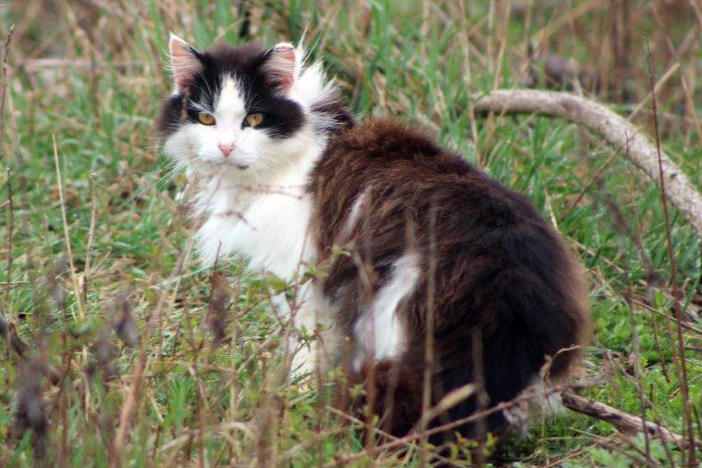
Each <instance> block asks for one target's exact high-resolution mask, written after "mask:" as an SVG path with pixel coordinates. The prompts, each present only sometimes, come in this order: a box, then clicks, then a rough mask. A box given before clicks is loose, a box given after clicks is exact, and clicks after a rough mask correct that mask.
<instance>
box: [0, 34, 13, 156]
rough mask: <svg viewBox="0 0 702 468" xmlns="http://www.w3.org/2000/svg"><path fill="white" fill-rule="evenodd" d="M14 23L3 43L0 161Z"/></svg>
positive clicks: (3, 150) (0, 97) (2, 148)
mask: <svg viewBox="0 0 702 468" xmlns="http://www.w3.org/2000/svg"><path fill="white" fill-rule="evenodd" d="M14 30H15V25H14V24H13V25H12V26H10V30H9V31H8V32H7V36H5V45H4V46H3V55H2V85H1V86H2V87H1V89H0V163H1V162H2V160H3V159H5V101H6V100H7V82H8V79H7V59H8V55H9V52H10V42H11V41H12V33H13V32H14Z"/></svg>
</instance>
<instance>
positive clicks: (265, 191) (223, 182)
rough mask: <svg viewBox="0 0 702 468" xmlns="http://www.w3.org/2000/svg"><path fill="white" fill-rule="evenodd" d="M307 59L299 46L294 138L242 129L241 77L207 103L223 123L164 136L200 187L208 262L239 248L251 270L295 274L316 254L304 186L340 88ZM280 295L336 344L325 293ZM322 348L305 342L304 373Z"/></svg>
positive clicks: (198, 207)
mask: <svg viewBox="0 0 702 468" xmlns="http://www.w3.org/2000/svg"><path fill="white" fill-rule="evenodd" d="M286 47H287V46H286ZM303 58H304V51H303V50H302V49H300V48H298V49H297V50H296V51H295V66H294V80H293V82H292V83H291V86H290V87H289V88H288V89H287V97H288V98H290V99H292V100H294V101H296V102H297V103H298V104H299V105H300V106H301V107H302V109H303V112H304V113H305V121H306V123H305V125H303V127H302V128H301V129H299V130H298V131H296V132H295V134H294V135H292V136H291V137H289V138H284V139H274V138H270V137H268V136H267V134H266V132H265V131H263V130H260V129H256V128H251V127H245V128H243V129H242V126H241V122H242V120H243V119H244V118H245V117H246V106H245V104H246V103H245V102H244V99H243V96H242V93H241V92H240V91H239V87H238V83H237V81H236V79H235V78H233V77H225V79H224V81H223V83H222V88H221V92H220V95H219V98H218V99H217V101H216V102H215V105H214V109H207V108H205V106H204V105H203V104H201V105H200V107H201V110H202V111H207V112H212V114H213V115H214V117H215V122H216V124H215V125H201V124H199V123H185V124H183V125H181V127H180V128H179V129H178V130H177V131H176V132H175V133H173V134H171V135H170V136H169V137H168V139H167V140H166V142H165V145H164V150H165V152H166V153H167V154H168V155H169V156H170V157H171V158H172V159H173V160H174V162H175V163H176V168H177V169H185V171H186V173H187V174H188V177H189V179H191V180H192V182H193V185H194V187H195V190H196V192H197V193H196V195H195V197H194V205H195V213H194V214H195V216H197V217H202V218H204V219H205V222H204V224H203V225H202V227H201V228H200V229H199V231H198V232H197V234H196V240H197V246H198V250H199V254H200V258H201V260H202V262H203V263H204V264H205V265H212V264H213V263H214V262H215V260H216V259H218V258H219V259H220V260H222V259H225V258H226V257H228V256H229V255H231V254H238V255H241V256H243V257H244V258H246V259H248V268H249V269H251V270H255V271H268V272H271V273H273V274H275V275H276V276H278V277H280V278H283V279H287V280H290V279H295V278H296V277H297V276H298V275H297V274H298V273H299V271H298V270H299V269H300V265H301V262H310V263H313V262H315V261H316V259H317V252H316V249H315V244H314V239H312V238H311V237H310V235H311V233H310V232H309V223H310V218H311V215H312V201H311V199H310V196H309V195H308V194H306V192H305V187H306V185H307V182H308V178H309V174H310V171H311V170H312V168H313V167H314V165H315V164H316V162H317V161H318V160H319V158H320V157H321V155H322V152H323V150H324V147H325V146H326V137H325V134H324V133H323V132H320V129H323V128H325V125H327V123H325V121H324V120H323V119H322V118H318V117H315V115H314V114H313V113H312V112H310V109H311V108H312V107H313V106H315V105H316V104H318V103H320V102H323V101H324V99H327V98H328V97H329V96H331V94H330V93H332V92H333V86H332V85H331V84H329V83H327V81H326V79H325V78H324V74H323V73H322V70H321V67H320V66H319V65H313V66H311V67H305V66H304V62H303ZM196 104H197V103H196ZM227 144H233V145H234V149H233V150H232V152H231V154H230V155H229V156H228V157H225V156H224V155H223V154H222V152H221V151H220V150H219V148H218V146H219V145H227ZM280 299H281V300H276V301H275V303H276V308H277V309H278V310H279V312H280V313H282V314H283V315H288V316H289V315H290V314H291V313H293V312H294V313H295V325H296V326H304V327H305V328H307V329H308V330H310V331H311V330H313V329H314V328H315V326H316V324H317V323H321V324H322V326H323V327H324V328H325V329H327V330H328V333H326V334H325V335H324V336H325V337H326V339H325V344H324V348H325V349H333V348H334V347H335V346H336V344H335V343H337V341H338V340H337V339H336V338H335V337H336V335H335V334H334V333H333V330H332V328H333V324H332V323H333V320H332V317H331V310H330V306H329V304H328V302H327V301H326V300H325V298H324V297H323V295H322V293H321V291H317V289H315V288H314V286H312V285H311V284H310V283H309V282H308V283H306V284H303V285H302V286H301V287H300V291H299V294H298V295H297V302H298V304H297V307H296V308H295V309H294V310H290V308H289V307H288V306H287V304H286V303H285V301H284V298H280ZM292 344H293V343H291V345H292ZM294 347H297V346H294ZM315 348H316V346H315V347H313V348H304V349H302V350H301V351H300V352H299V353H298V355H297V356H296V357H295V359H294V367H297V368H298V370H297V373H298V374H299V373H304V372H307V371H310V370H312V369H313V368H314V366H315V365H316V364H317V363H318V360H317V359H315V357H314V354H315V353H316V352H317V350H316V349H315Z"/></svg>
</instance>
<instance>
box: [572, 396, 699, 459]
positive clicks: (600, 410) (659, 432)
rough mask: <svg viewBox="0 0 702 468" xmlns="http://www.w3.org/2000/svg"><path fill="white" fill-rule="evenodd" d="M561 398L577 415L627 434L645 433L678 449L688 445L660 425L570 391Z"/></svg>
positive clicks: (677, 435)
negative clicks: (592, 419)
mask: <svg viewBox="0 0 702 468" xmlns="http://www.w3.org/2000/svg"><path fill="white" fill-rule="evenodd" d="M561 396H562V398H563V406H565V407H566V408H568V409H570V410H573V411H575V412H577V413H582V414H586V415H588V416H592V417H593V418H597V419H601V420H602V421H607V422H608V423H610V424H613V425H614V426H615V427H616V428H617V429H619V430H620V431H621V432H623V433H625V434H636V433H639V432H644V431H645V432H646V433H647V434H648V435H649V436H652V437H656V438H658V439H660V440H663V441H665V442H673V443H675V444H676V445H677V446H678V447H682V446H684V445H685V443H686V440H685V439H683V437H682V436H681V435H680V434H676V433H675V432H673V431H671V430H670V429H668V428H665V427H663V426H661V425H660V424H656V423H654V422H651V421H644V420H643V419H641V418H639V417H638V416H634V415H632V414H629V413H625V412H624V411H621V410H619V409H617V408H614V407H613V406H609V405H606V404H604V403H600V402H599V401H595V400H591V399H589V398H585V397H583V396H580V395H577V394H575V393H573V392H569V391H565V392H563V393H562V394H561Z"/></svg>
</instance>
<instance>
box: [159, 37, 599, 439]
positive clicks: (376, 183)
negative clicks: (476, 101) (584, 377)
mask: <svg viewBox="0 0 702 468" xmlns="http://www.w3.org/2000/svg"><path fill="white" fill-rule="evenodd" d="M169 52H170V61H171V66H172V72H173V79H174V86H175V88H174V91H173V93H172V94H171V95H170V96H169V97H167V98H166V99H165V101H164V103H163V105H162V109H161V113H160V117H159V118H158V120H157V124H156V127H157V129H158V131H159V132H160V134H161V135H162V138H163V148H164V152H165V153H166V154H167V155H168V156H169V157H170V158H172V160H173V161H174V162H175V165H176V167H178V168H183V169H184V170H185V171H186V172H187V173H188V176H189V178H190V179H191V180H193V181H194V183H195V185H196V188H195V190H194V192H195V194H194V195H193V199H192V202H193V205H194V207H195V208H194V215H195V216H198V217H200V218H202V219H203V221H204V224H202V227H201V228H200V229H199V230H198V232H197V234H196V240H197V246H198V252H199V255H200V258H201V259H202V262H203V263H204V264H205V265H213V264H214V263H215V262H216V261H218V260H219V261H221V260H222V259H225V258H226V257H228V256H230V255H232V254H238V255H241V256H243V257H244V258H246V259H247V260H248V268H250V269H252V270H256V271H264V272H268V273H270V274H273V275H275V276H277V277H280V278H284V279H286V280H291V281H297V284H299V285H300V286H299V288H298V291H297V295H296V300H295V302H293V303H292V304H290V303H288V302H286V301H284V300H277V301H274V303H275V304H274V305H275V309H276V311H277V313H279V314H282V315H284V316H287V317H290V318H291V319H292V321H293V322H294V325H295V327H296V328H298V329H307V330H308V331H309V330H314V329H315V328H316V327H321V328H318V329H321V330H322V331H321V333H320V334H319V338H318V340H317V341H315V342H314V343H313V344H312V345H300V346H298V348H301V349H299V350H298V352H297V353H296V354H295V356H294V359H293V369H294V370H293V372H296V373H297V375H304V374H305V373H307V372H310V371H313V370H314V369H315V368H321V369H323V370H326V369H330V368H332V367H334V366H341V367H342V368H343V369H345V370H346V371H347V374H348V376H349V378H350V382H351V383H354V382H367V381H368V380H369V379H370V380H372V383H373V384H374V390H375V395H376V397H375V398H373V399H372V401H370V402H369V403H372V405H373V409H374V411H375V414H377V415H380V420H379V421H380V422H379V425H380V426H381V427H382V428H383V429H384V430H386V431H388V432H390V433H392V434H394V435H398V436H400V435H404V434H407V433H408V432H409V431H410V430H412V428H413V427H415V426H416V425H417V423H418V421H419V420H420V417H421V415H422V408H423V407H426V402H424V403H423V402H422V395H423V391H424V390H423V388H424V383H425V380H426V377H427V376H428V377H429V378H428V382H429V383H430V385H429V388H430V392H431V396H430V398H429V402H430V404H431V405H432V406H433V405H436V404H437V403H438V402H439V401H441V399H442V398H443V397H444V396H445V395H447V394H448V393H449V392H451V391H453V390H456V389H459V388H461V387H463V386H466V385H468V384H470V383H474V384H476V385H478V386H479V387H480V390H481V391H480V392H476V393H475V394H474V395H471V396H470V397H468V398H465V399H464V400H462V401H459V402H458V403H456V404H455V405H453V406H452V407H450V408H448V409H447V410H446V411H445V412H444V414H442V415H441V416H439V417H437V418H435V419H434V420H432V421H428V422H427V423H428V427H435V426H437V425H439V424H440V421H441V422H442V423H445V422H446V421H457V420H459V419H461V418H465V417H466V416H469V415H471V414H473V413H474V412H475V411H476V410H477V409H479V408H484V407H490V406H493V405H495V404H497V403H499V402H505V401H508V400H511V399H513V398H515V397H516V396H517V395H519V394H520V392H523V391H524V390H525V389H526V388H527V387H529V386H530V385H532V384H534V383H535V382H541V381H543V377H544V370H545V369H546V370H547V375H548V376H549V379H562V378H564V377H566V376H567V375H568V374H569V372H570V371H571V370H572V369H573V368H574V366H575V363H576V362H577V360H578V357H579V356H580V354H581V353H580V350H581V349H582V347H583V346H584V345H586V344H587V342H588V337H589V333H590V332H589V330H590V319H589V316H588V312H587V308H586V305H585V299H584V284H583V274H582V271H581V268H580V267H579V265H578V264H577V262H576V261H574V260H573V258H572V257H571V255H570V253H569V252H568V249H567V248H566V246H565V244H564V242H563V240H562V239H561V237H560V236H559V234H558V233H557V232H556V231H555V230H554V229H553V228H552V227H551V226H550V225H549V224H548V223H547V222H545V221H544V219H543V218H542V217H541V215H540V214H539V213H538V211H537V210H536V209H535V208H534V207H533V206H532V205H531V203H530V202H529V201H528V200H527V199H526V198H525V197H523V196H521V195H519V194H517V193H515V192H513V191H511V190H509V189H507V188H505V187H503V186H502V185H500V184H499V183H498V182H496V181H494V180H493V179H491V178H490V177H488V176H487V175H486V174H484V173H483V172H481V171H480V170H478V169H476V168H475V167H473V166H472V165H471V164H469V163H468V162H467V161H466V160H465V159H463V158H462V157H461V156H459V155H457V154H455V153H453V152H451V151H448V150H446V149H443V148H442V147H440V146H439V145H438V144H437V143H436V142H435V140H434V138H432V137H431V136H430V135H429V134H428V133H427V132H426V131H424V130H422V129H420V128H417V127H416V126H414V125H409V124H407V123H403V122H401V121H399V120H396V119H389V118H369V119H367V120H364V121H357V119H356V118H355V117H354V116H353V115H352V114H351V113H350V112H349V111H348V110H347V108H346V107H345V103H344V99H343V97H342V95H341V93H340V91H339V90H338V89H337V88H336V87H335V85H334V84H333V82H332V81H329V80H327V79H326V77H325V74H324V72H323V69H322V66H321V65H320V64H319V63H316V64H312V65H307V64H305V61H304V59H305V53H304V51H303V50H302V48H300V47H298V48H295V47H294V46H293V45H292V44H289V43H280V44H278V45H276V46H274V47H272V48H270V49H262V48H259V47H257V46H254V45H243V46H238V47H234V46H229V45H226V44H220V45H216V46H214V47H212V48H210V49H209V50H207V51H205V52H199V51H197V50H196V49H195V48H193V47H191V46H190V45H188V44H187V43H186V42H184V41H183V40H181V39H179V38H178V37H175V36H171V39H170V42H169ZM311 265H314V266H315V268H316V269H317V270H319V271H321V272H322V273H321V274H316V275H307V276H304V273H305V271H306V269H307V268H309V267H310V266H311ZM279 299H280V298H279ZM427 340H430V346H427ZM481 392H482V393H481ZM480 395H484V397H483V400H481V399H480V398H479V396H480ZM481 401H482V403H481ZM423 405H424V406H423ZM508 420H509V417H508V414H507V413H505V412H499V411H496V412H492V413H491V414H489V416H487V417H486V418H485V419H483V420H482V421H483V422H484V425H483V428H484V429H486V430H490V431H496V432H499V431H500V430H503V429H504V428H505V427H507V426H509V424H508V422H509V421H508ZM476 427H477V425H475V424H464V425H461V426H459V427H458V428H453V429H452V431H455V430H461V431H463V432H464V434H467V435H475V434H476V432H475V431H476Z"/></svg>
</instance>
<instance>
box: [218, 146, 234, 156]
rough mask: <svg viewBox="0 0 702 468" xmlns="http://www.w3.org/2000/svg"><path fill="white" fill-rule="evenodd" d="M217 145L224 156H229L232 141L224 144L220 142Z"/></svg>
mask: <svg viewBox="0 0 702 468" xmlns="http://www.w3.org/2000/svg"><path fill="white" fill-rule="evenodd" d="M217 146H218V147H219V150H220V151H221V152H222V154H223V155H224V157H225V158H226V157H227V156H229V153H231V152H232V150H233V149H234V143H227V144H226V145H225V144H222V143H220V144H219V145H217Z"/></svg>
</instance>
